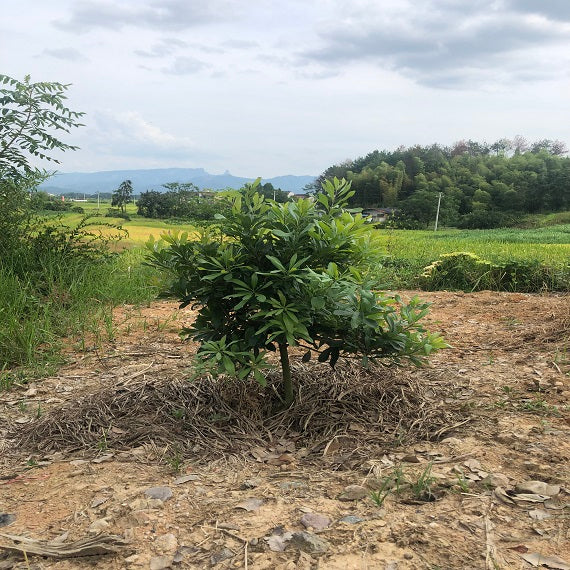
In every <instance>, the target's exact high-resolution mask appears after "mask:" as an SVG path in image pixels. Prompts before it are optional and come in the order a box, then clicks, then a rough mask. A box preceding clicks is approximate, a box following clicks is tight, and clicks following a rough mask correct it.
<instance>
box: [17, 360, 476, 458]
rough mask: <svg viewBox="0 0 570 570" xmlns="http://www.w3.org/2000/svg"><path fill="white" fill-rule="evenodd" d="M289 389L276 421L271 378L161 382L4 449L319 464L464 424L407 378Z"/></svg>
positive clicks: (312, 371) (312, 368)
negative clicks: (288, 402) (259, 457)
mask: <svg viewBox="0 0 570 570" xmlns="http://www.w3.org/2000/svg"><path fill="white" fill-rule="evenodd" d="M153 376H154V375H153ZM293 379H294V383H295V386H296V392H297V394H296V396H297V400H296V402H295V403H294V404H293V405H292V406H291V407H290V408H289V409H287V410H283V411H279V412H276V411H275V410H276V409H278V407H279V399H278V396H277V387H276V386H277V383H278V382H279V377H278V375H277V374H276V373H273V374H270V375H269V376H268V387H267V388H262V387H261V386H259V385H258V384H256V383H254V382H249V381H245V382H244V381H239V380H236V379H232V378H223V377H221V378H217V379H212V378H201V379H198V380H196V381H193V382H189V381H185V380H180V379H178V380H169V379H168V378H167V377H165V376H164V372H162V373H159V374H156V376H155V377H149V376H147V377H145V380H144V381H140V382H131V383H129V384H128V385H122V386H121V385H118V386H116V387H113V388H104V389H102V390H100V391H99V392H97V393H94V394H90V395H87V396H85V397H83V398H82V399H80V400H78V401H73V402H67V403H65V404H63V405H62V406H61V407H58V408H54V409H51V410H50V411H49V412H48V413H46V414H45V415H43V416H42V417H40V418H38V419H36V420H34V421H33V422H30V423H28V424H25V425H23V426H19V427H17V428H14V429H13V430H12V432H11V434H10V439H12V440H13V441H14V442H15V444H16V445H18V446H20V448H21V449H25V450H27V451H28V452H31V453H38V452H39V453H48V452H53V451H65V452H72V453H76V452H85V453H87V454H92V453H95V452H101V451H102V450H103V449H113V450H127V449H132V448H135V447H139V446H141V445H145V444H153V445H154V446H162V447H163V446H169V447H170V448H175V449H177V450H179V451H180V452H181V453H184V454H185V455H186V454H189V453H190V454H192V455H194V456H196V459H203V460H214V459H220V458H222V457H225V458H228V456H231V455H235V456H238V457H242V458H243V457H244V456H246V455H247V454H248V453H249V452H250V451H251V449H252V448H259V447H262V448H267V447H268V446H269V447H271V446H275V445H276V442H278V441H281V442H283V441H288V442H293V448H295V449H297V450H298V449H300V448H304V450H305V453H304V455H306V456H307V455H308V456H311V455H314V454H318V455H321V456H322V455H323V452H324V453H325V454H326V453H327V452H328V451H331V444H332V443H333V442H334V446H333V448H334V450H335V452H337V453H343V452H347V451H348V452H350V453H352V454H356V455H359V454H361V455H363V456H364V455H368V454H369V453H370V450H371V448H374V447H382V448H384V449H385V448H386V447H393V446H396V445H403V444H409V443H413V442H415V441H420V440H433V439H437V438H439V437H441V436H443V434H445V433H447V432H449V431H450V430H451V429H452V428H453V427H454V426H456V425H458V424H460V423H464V421H465V418H464V416H463V415H462V412H461V410H460V408H459V407H455V408H453V407H450V406H449V405H447V404H446V405H445V406H443V405H442V403H443V399H444V398H445V394H443V393H438V387H437V384H433V383H427V382H423V381H421V379H420V378H417V374H414V373H413V372H412V371H410V370H408V369H402V368H395V367H394V368H385V367H374V368H370V369H367V370H365V369H363V368H361V367H360V366H358V365H355V364H352V363H348V364H346V363H345V364H342V365H340V364H339V365H338V366H337V367H336V369H335V370H333V369H331V368H330V366H328V365H319V364H313V365H300V364H299V365H295V366H294V367H293ZM447 389H449V386H447Z"/></svg>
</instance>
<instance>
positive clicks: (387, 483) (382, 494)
mask: <svg viewBox="0 0 570 570" xmlns="http://www.w3.org/2000/svg"><path fill="white" fill-rule="evenodd" d="M392 483H393V479H392V478H391V477H386V478H385V479H384V481H383V482H382V485H381V486H380V489H378V491H372V492H371V493H370V498H371V499H372V500H373V501H374V503H376V506H377V507H381V506H382V505H383V504H384V501H385V500H386V498H387V497H388V495H389V494H390V493H391V492H392V488H391V485H392Z"/></svg>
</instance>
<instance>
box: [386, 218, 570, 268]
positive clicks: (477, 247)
mask: <svg viewBox="0 0 570 570" xmlns="http://www.w3.org/2000/svg"><path fill="white" fill-rule="evenodd" d="M378 232H379V234H380V241H381V243H382V244H383V246H384V247H385V249H386V252H387V254H388V255H390V256H391V257H394V258H398V259H406V260H414V261H418V262H419V261H421V262H423V263H425V264H428V263H431V262H432V261H434V260H436V259H437V258H439V257H440V255H441V254H444V253H452V252H457V251H469V252H471V253H474V254H476V255H478V256H480V257H483V258H485V259H488V260H490V261H507V260H511V259H525V260H531V259H532V260H538V261H540V262H542V263H547V264H558V263H568V262H569V260H570V224H565V225H560V226H549V227H543V228H534V229H512V228H506V229H499V230H443V231H438V232H433V231H421V230H378Z"/></svg>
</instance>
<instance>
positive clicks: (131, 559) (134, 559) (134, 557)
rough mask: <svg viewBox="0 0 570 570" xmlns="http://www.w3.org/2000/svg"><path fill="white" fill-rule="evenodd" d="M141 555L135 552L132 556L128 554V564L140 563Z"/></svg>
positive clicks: (126, 559) (126, 560)
mask: <svg viewBox="0 0 570 570" xmlns="http://www.w3.org/2000/svg"><path fill="white" fill-rule="evenodd" d="M140 559H141V557H140V556H139V555H138V554H133V555H132V556H128V557H127V558H125V562H126V563H127V564H138V563H139V561H140Z"/></svg>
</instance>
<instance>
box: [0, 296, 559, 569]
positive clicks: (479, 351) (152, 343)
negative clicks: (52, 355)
mask: <svg viewBox="0 0 570 570" xmlns="http://www.w3.org/2000/svg"><path fill="white" fill-rule="evenodd" d="M413 294H414V293H413V292H406V293H405V295H404V296H408V297H409V296H411V295H413ZM420 296H421V297H422V298H424V299H427V300H429V301H431V302H433V307H432V312H431V314H430V317H429V321H430V325H429V326H430V328H431V329H432V330H440V331H442V332H443V334H444V335H445V336H446V338H447V339H448V342H450V344H451V345H452V346H453V348H452V349H450V350H446V351H442V352H441V353H439V354H437V355H436V356H435V357H434V358H433V359H432V362H431V364H430V366H428V367H426V368H423V369H419V370H414V371H409V372H406V374H409V375H411V377H413V378H415V379H417V380H419V381H421V383H422V385H424V386H426V387H427V388H426V398H427V400H426V401H427V402H428V405H430V406H432V407H433V408H434V409H435V410H436V411H437V410H440V411H441V413H442V414H444V413H445V411H446V409H447V408H449V409H451V408H453V409H454V410H459V411H460V412H461V421H458V422H457V423H458V424H461V425H457V426H456V427H455V428H453V429H451V430H448V431H446V433H444V434H442V437H441V438H439V440H438V441H424V442H420V443H416V444H414V445H408V446H398V445H397V441H396V442H395V441H394V440H393V438H392V439H390V441H387V442H386V445H385V446H384V448H380V447H378V445H376V444H375V445H371V446H370V448H369V449H367V448H366V446H361V447H360V448H359V449H358V450H349V451H350V453H347V450H346V446H345V447H344V448H343V446H342V445H337V443H338V441H340V440H341V439H342V438H341V437H339V438H337V439H335V438H334V437H333V438H331V439H330V441H329V442H328V444H327V445H324V444H323V445H321V446H320V447H319V448H318V450H317V451H311V450H308V449H307V448H304V447H301V446H300V444H299V441H300V440H299V439H298V438H297V439H296V436H295V434H290V433H283V434H282V435H281V437H280V438H279V439H275V438H274V439H273V441H271V442H268V443H267V445H265V446H263V445H261V446H260V445H256V446H253V447H252V448H251V449H249V450H248V452H247V453H241V454H239V453H235V454H231V455H228V456H226V457H225V458H222V459H218V460H216V461H209V462H205V461H203V460H201V457H202V456H203V453H204V452H205V451H204V450H203V449H201V448H200V445H199V444H198V442H197V443H196V449H195V451H194V453H193V452H192V451H187V450H188V449H190V450H191V449H192V447H191V446H189V447H186V448H185V449H184V450H180V449H177V448H176V446H175V445H166V446H164V445H162V444H155V445H152V444H145V445H139V446H136V447H134V448H131V449H122V450H118V449H114V448H112V447H111V446H109V441H110V440H111V439H112V436H113V435H115V436H122V437H127V436H128V434H125V433H117V432H116V430H117V429H119V431H123V432H124V431H128V430H124V429H122V428H117V427H114V425H110V426H109V431H108V432H105V431H103V436H102V437H101V440H100V441H99V442H98V444H97V446H98V449H95V450H93V449H91V450H90V451H89V453H87V454H85V453H84V450H82V449H80V448H79V447H78V448H77V449H76V450H75V451H69V450H66V451H50V452H49V453H45V454H42V453H34V452H33V451H29V450H23V449H15V448H14V447H13V445H14V444H13V440H10V439H9V438H8V432H9V430H11V429H12V427H13V426H14V425H19V426H22V429H25V428H26V426H27V425H28V424H29V423H30V422H37V421H38V416H42V418H43V417H48V416H49V415H50V414H58V413H59V414H61V417H60V422H61V425H63V426H65V413H66V412H65V410H66V409H69V408H70V407H71V408H73V406H74V405H76V403H77V402H78V401H80V400H81V399H82V398H84V397H85V396H86V395H87V394H97V393H99V392H104V391H105V390H110V389H112V390H114V391H115V392H117V393H120V390H124V391H125V393H126V392H128V390H129V389H130V388H132V387H133V386H134V385H137V386H138V383H140V382H143V381H145V380H146V381H147V383H148V382H151V383H152V382H155V381H156V382H159V381H160V380H162V381H164V380H165V379H168V380H169V381H170V380H172V381H181V380H183V379H184V378H186V377H187V370H186V368H187V366H188V359H187V356H189V355H190V354H191V353H192V351H193V347H192V346H191V345H188V344H183V343H181V342H180V340H179V339H178V337H177V332H178V329H179V327H180V325H181V322H182V321H184V320H185V319H186V320H188V319H189V318H190V316H189V315H185V314H182V313H178V312H177V310H176V304H174V303H169V302H161V303H156V304H154V305H153V306H152V307H149V308H144V309H133V308H123V309H121V310H120V311H117V314H116V319H115V321H116V324H115V328H114V329H113V330H112V331H109V332H111V334H112V336H113V337H114V338H113V341H112V342H108V343H107V344H105V345H104V347H103V348H100V347H99V348H98V349H97V350H95V349H94V347H92V348H91V349H90V347H89V346H87V349H88V350H87V352H82V353H81V352H77V353H73V352H71V350H70V355H69V356H70V363H69V364H68V365H66V366H65V367H64V368H63V369H61V370H60V372H59V374H58V375H57V376H56V377H52V378H48V379H44V380H41V381H38V382H37V383H36V384H31V385H30V384H28V385H26V386H22V387H17V388H15V389H13V390H11V391H9V392H2V393H0V409H1V418H2V419H1V420H0V451H1V453H2V456H1V458H0V468H1V471H0V475H1V476H2V478H1V479H0V533H4V535H13V536H17V535H23V536H26V537H29V538H33V539H38V540H40V541H49V540H53V539H56V538H57V537H60V542H62V543H63V544H68V543H71V542H72V541H74V540H79V539H83V538H85V537H97V536H99V537H100V536H107V535H116V536H119V537H121V538H122V539H123V540H124V541H125V544H124V545H120V546H117V549H118V552H117V553H114V554H107V555H94V556H83V557H74V558H70V559H67V560H61V559H57V558H41V557H37V556H29V561H28V562H26V561H24V560H23V558H21V557H16V556H15V555H10V556H8V551H7V550H4V553H5V554H4V556H3V555H2V554H1V553H2V549H1V548H0V568H11V567H13V568H54V569H56V568H57V569H74V568H91V567H97V568H108V569H119V568H133V569H137V568H154V569H155V570H158V569H160V568H171V567H172V568H196V569H199V568H208V567H214V568H220V569H221V568H250V569H274V568H278V569H281V568H283V569H293V568H299V569H313V568H320V569H333V570H335V569H353V568H354V569H381V570H394V569H398V570H404V569H424V568H425V569H436V568H441V569H456V568H457V569H479V568H501V569H511V568H532V567H536V565H538V564H542V563H544V564H545V566H546V567H550V568H568V567H570V566H568V565H569V564H570V548H569V544H570V526H569V523H568V515H569V510H570V509H569V506H570V501H569V498H568V497H569V490H570V485H569V481H570V478H569V465H570V462H569V459H570V438H569V434H570V425H569V408H568V396H569V394H570V392H569V382H570V298H569V297H568V296H556V295H524V294H507V293H494V292H481V293H475V294H458V293H445V292H437V293H421V294H420ZM88 340H89V339H88ZM89 342H91V340H89ZM88 344H89V343H88ZM431 387H433V398H432V400H430V389H431ZM442 390H443V393H444V396H443V397H442V396H441V394H442ZM66 406H67V408H66ZM169 409H170V410H171V412H172V413H173V414H174V415H176V414H177V413H178V412H177V411H176V410H175V409H173V408H172V407H171V408H169ZM214 412H215V411H214ZM180 413H181V414H182V413H183V411H180ZM212 418H213V419H212V421H213V422H214V423H215V422H216V421H218V419H219V418H217V417H215V414H214V415H213V416H212ZM463 420H465V421H464V423H463ZM216 425H217V424H216ZM152 427H153V426H148V428H149V430H150V431H152ZM62 429H64V428H62ZM137 429H140V426H138V427H137ZM348 429H349V431H350V430H352V431H354V432H355V433H357V432H358V433H360V436H361V438H360V440H359V441H362V433H363V431H364V435H366V430H367V424H366V419H365V418H362V421H359V422H353V423H352V424H350V428H348ZM113 430H115V432H113ZM105 433H106V434H107V435H105ZM340 435H341V436H343V437H344V435H346V433H343V434H340ZM161 441H162V440H161ZM347 441H352V440H349V439H348V440H347ZM354 441H356V439H355V440H354ZM528 481H539V482H542V483H543V485H538V484H536V483H535V484H530V485H526V486H525V485H524V483H525V482H528ZM521 485H522V486H521ZM374 492H376V495H375V497H376V502H375V501H374V500H373V498H372V496H371V494H372V493H374ZM377 503H379V504H377ZM10 544H13V543H12V542H11V540H10V539H9V538H6V537H5V536H4V537H3V536H2V535H1V534H0V547H1V546H2V545H3V546H8V545H10ZM533 556H534V558H533ZM540 556H542V557H543V558H542V559H541V558H540ZM545 557H546V558H545ZM548 557H551V558H548ZM552 557H558V558H559V559H562V561H560V560H558V561H557V559H556V558H552ZM527 560H528V561H527ZM529 561H530V562H529ZM533 561H534V562H535V563H536V564H535V565H534V566H533V565H532V562H533ZM564 561H566V562H565V563H566V565H567V566H564ZM548 564H550V566H548ZM543 567H544V566H543Z"/></svg>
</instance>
